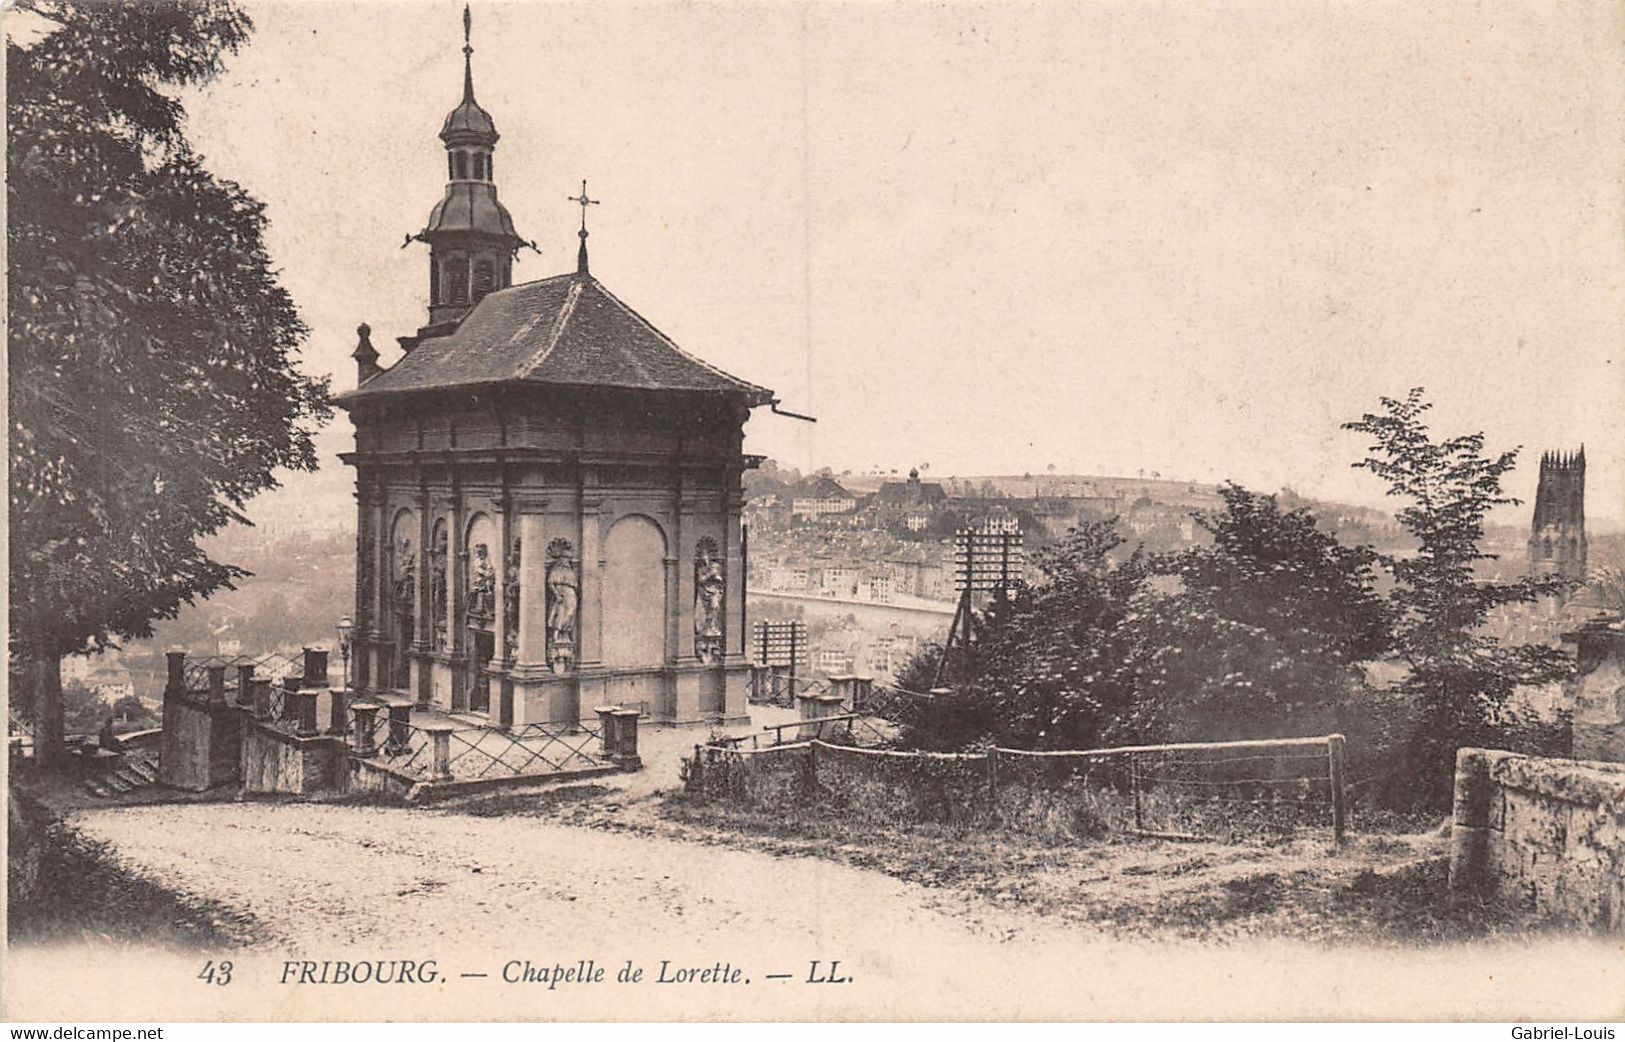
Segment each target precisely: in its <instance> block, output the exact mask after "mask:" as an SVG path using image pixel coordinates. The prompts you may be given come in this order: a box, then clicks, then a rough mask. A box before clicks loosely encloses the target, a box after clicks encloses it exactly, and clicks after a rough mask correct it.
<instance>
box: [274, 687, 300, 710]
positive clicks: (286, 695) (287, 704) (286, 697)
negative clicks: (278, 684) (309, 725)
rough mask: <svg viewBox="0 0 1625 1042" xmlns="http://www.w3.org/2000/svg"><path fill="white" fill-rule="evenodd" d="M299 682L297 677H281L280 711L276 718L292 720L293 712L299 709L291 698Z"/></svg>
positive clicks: (297, 688)
mask: <svg viewBox="0 0 1625 1042" xmlns="http://www.w3.org/2000/svg"><path fill="white" fill-rule="evenodd" d="M299 684H300V678H299V677H283V678H282V712H281V713H280V714H279V715H278V716H277V719H278V720H292V719H294V718H295V717H294V714H296V713H297V712H298V711H299V706H298V703H297V702H296V701H295V699H294V698H293V694H294V692H296V691H298V690H299Z"/></svg>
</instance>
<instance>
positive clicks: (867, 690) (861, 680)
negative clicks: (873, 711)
mask: <svg viewBox="0 0 1625 1042" xmlns="http://www.w3.org/2000/svg"><path fill="white" fill-rule="evenodd" d="M874 694H875V678H874V677H866V676H864V675H862V674H861V673H859V674H854V675H853V676H852V697H851V698H849V699H847V703H846V704H847V705H849V706H851V707H852V712H854V713H861V712H863V711H864V710H866V709H868V707H869V703H870V702H871V701H872V700H873V699H874Z"/></svg>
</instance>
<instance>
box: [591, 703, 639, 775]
mask: <svg viewBox="0 0 1625 1042" xmlns="http://www.w3.org/2000/svg"><path fill="white" fill-rule="evenodd" d="M594 712H595V713H597V714H598V724H599V727H600V729H601V730H600V731H599V741H600V743H601V747H602V751H603V755H604V757H605V759H607V760H609V761H610V762H611V763H613V764H615V765H616V766H617V767H620V768H622V769H623V770H628V771H635V770H637V769H639V768H640V767H642V766H643V758H642V757H640V756H639V755H638V718H639V717H640V716H641V715H642V714H641V713H639V712H638V711H637V710H636V709H623V708H621V707H620V706H599V707H598V708H597V709H595V710H594Z"/></svg>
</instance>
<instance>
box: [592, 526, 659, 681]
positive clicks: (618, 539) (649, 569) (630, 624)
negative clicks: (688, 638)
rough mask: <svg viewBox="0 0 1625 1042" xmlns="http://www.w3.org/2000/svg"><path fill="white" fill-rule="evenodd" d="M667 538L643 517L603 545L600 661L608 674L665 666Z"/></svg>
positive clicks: (613, 530)
mask: <svg viewBox="0 0 1625 1042" xmlns="http://www.w3.org/2000/svg"><path fill="white" fill-rule="evenodd" d="M666 601H667V598H666V533H665V532H664V531H663V530H662V529H661V527H660V525H659V523H658V522H656V521H655V520H654V519H653V518H650V517H646V516H644V515H643V514H628V515H626V516H625V517H622V518H621V519H620V520H618V521H616V522H615V524H614V525H613V526H611V528H610V530H609V535H608V536H607V537H606V538H605V539H604V587H603V659H604V665H605V666H608V667H610V668H612V669H614V668H627V667H638V666H659V665H663V664H664V663H665V662H666Z"/></svg>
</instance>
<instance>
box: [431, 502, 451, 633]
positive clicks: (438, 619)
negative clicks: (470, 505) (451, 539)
mask: <svg viewBox="0 0 1625 1042" xmlns="http://www.w3.org/2000/svg"><path fill="white" fill-rule="evenodd" d="M447 543H448V540H447V538H446V529H445V528H444V527H441V528H438V529H437V530H436V531H435V534H434V551H433V553H432V554H431V555H430V559H431V561H432V564H433V567H434V572H433V574H432V575H431V577H430V580H429V582H430V587H429V607H430V610H431V611H432V612H433V613H434V646H435V650H437V651H441V650H444V649H445V647H446V558H447V557H448V556H449V550H448V546H447Z"/></svg>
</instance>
